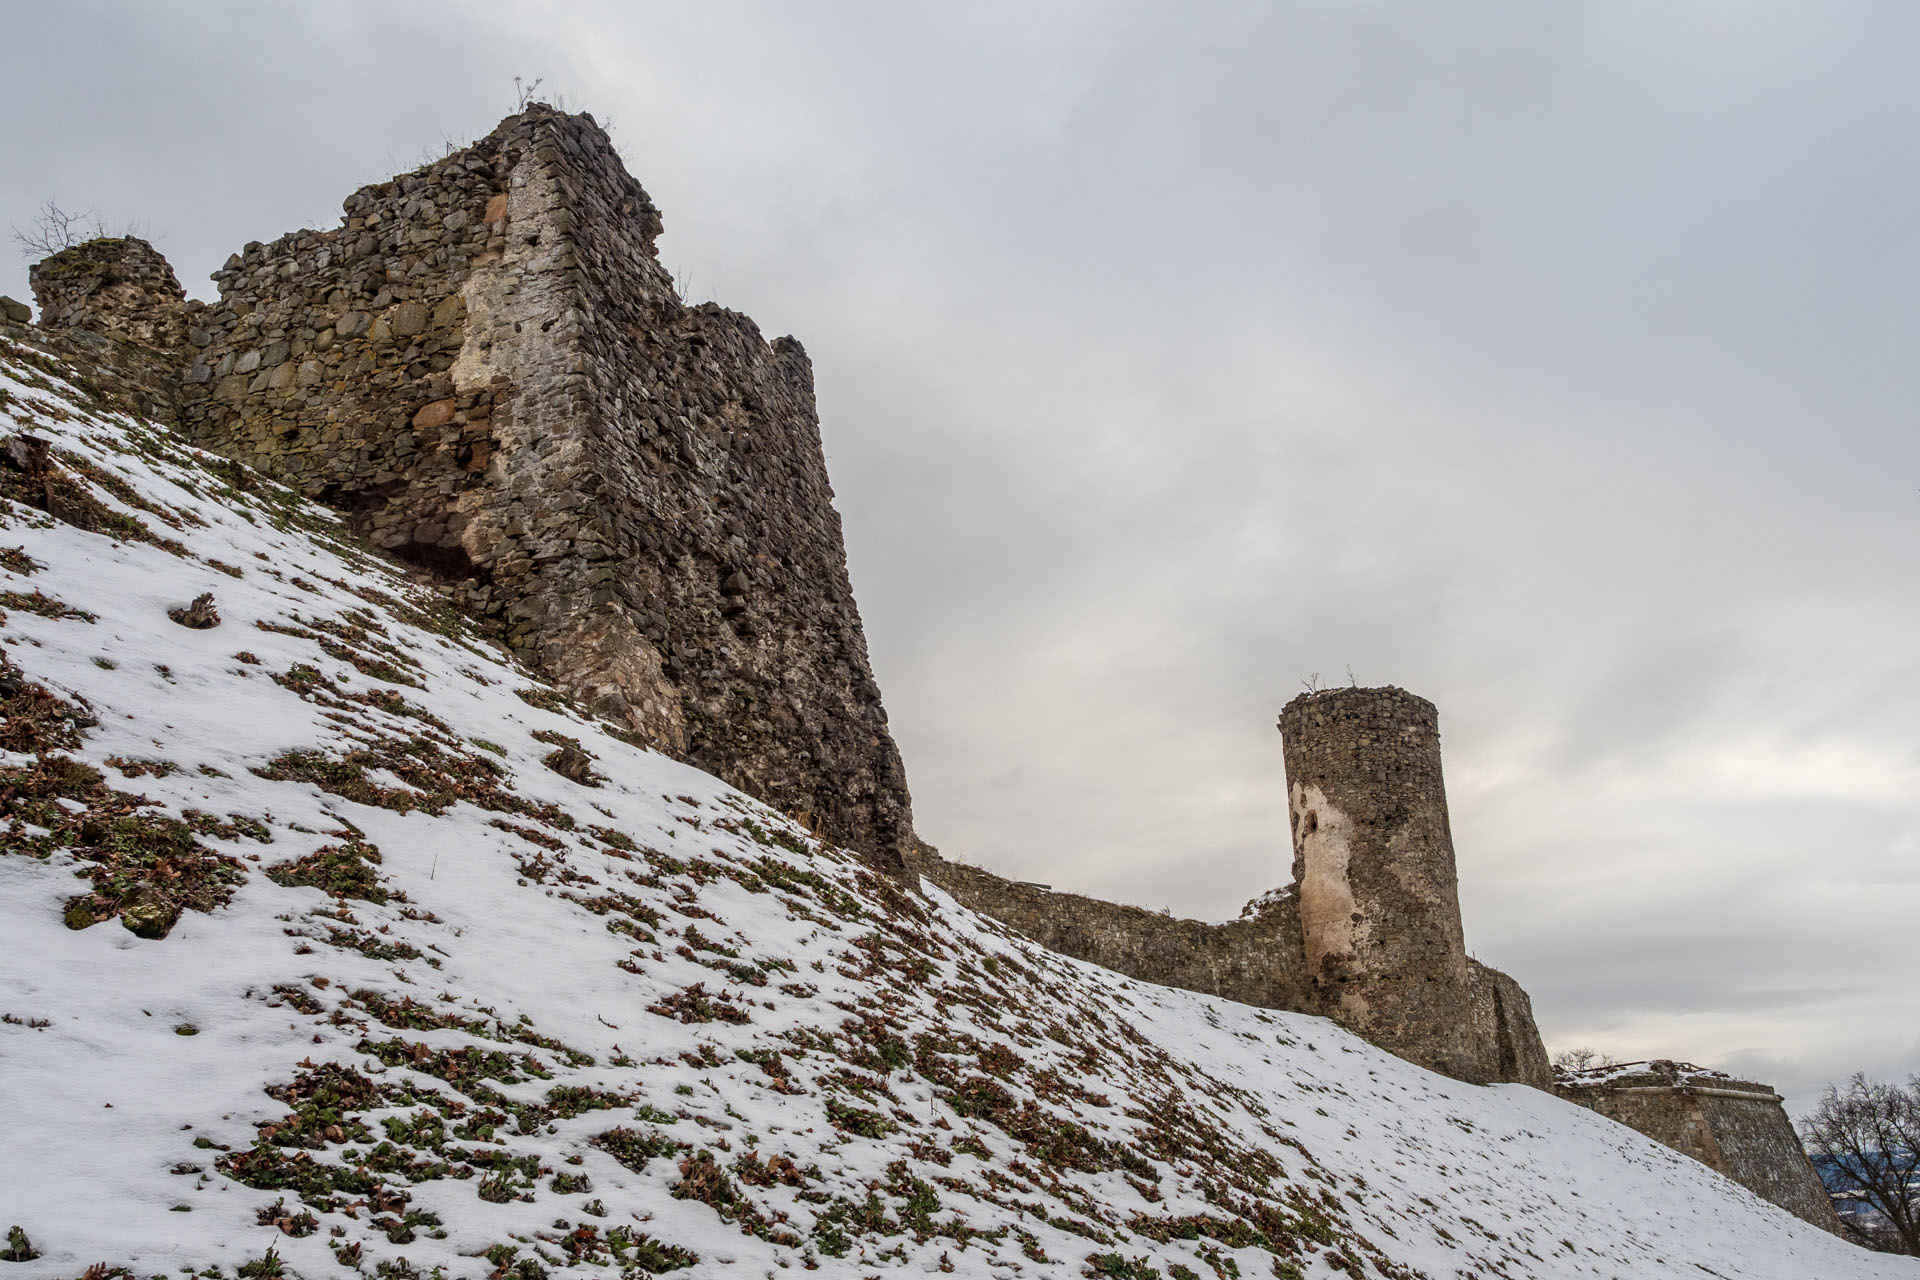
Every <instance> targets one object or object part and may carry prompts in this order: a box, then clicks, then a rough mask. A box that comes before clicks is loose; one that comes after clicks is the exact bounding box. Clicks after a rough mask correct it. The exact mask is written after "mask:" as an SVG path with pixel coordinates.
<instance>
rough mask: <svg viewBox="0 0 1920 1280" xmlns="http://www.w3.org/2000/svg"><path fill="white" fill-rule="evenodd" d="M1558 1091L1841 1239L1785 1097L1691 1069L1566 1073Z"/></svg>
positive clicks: (1652, 1066) (1652, 1065) (1637, 1067)
mask: <svg viewBox="0 0 1920 1280" xmlns="http://www.w3.org/2000/svg"><path fill="white" fill-rule="evenodd" d="M1554 1092H1556V1093H1558V1094H1559V1095H1560V1096H1561V1097H1563V1098H1565V1099H1567V1101H1569V1102H1573V1103H1576V1104H1578V1105H1580V1106H1583V1107H1586V1108H1588V1109H1589V1110H1591V1111H1596V1112H1598V1113H1599V1114H1601V1115H1603V1116H1606V1117H1607V1118H1608V1119H1610V1120H1617V1121H1619V1122H1620V1123H1621V1124H1624V1125H1626V1126H1627V1127H1628V1128H1630V1129H1635V1130H1637V1131H1639V1132H1640V1133H1643V1134H1645V1135H1646V1136H1647V1137H1649V1138H1652V1139H1653V1140H1654V1141H1655V1142H1658V1143H1661V1144H1662V1145H1664V1146H1668V1147H1672V1148H1673V1149H1674V1150H1675V1151H1678V1152H1680V1153H1681V1154H1682V1155H1685V1156H1691V1157H1692V1158H1693V1159H1695V1160H1698V1161H1699V1162H1700V1163H1701V1164H1704V1165H1706V1166H1707V1167H1708V1168H1711V1169H1714V1170H1716V1171H1718V1172H1720V1173H1723V1174H1725V1175H1726V1176H1727V1177H1729V1178H1732V1179H1733V1180H1734V1181H1735V1182H1737V1183H1739V1184H1740V1185H1741V1186H1743V1187H1745V1188H1747V1189H1748V1190H1749V1191H1751V1192H1753V1193H1754V1194H1755V1195H1757V1196H1759V1197H1760V1198H1761V1199H1763V1200H1767V1201H1770V1202H1772V1203H1774V1204H1777V1205H1779V1206H1780V1207H1781V1208H1782V1209H1785V1210H1786V1211H1787V1212H1789V1213H1791V1214H1794V1215H1796V1216H1798V1217H1801V1218H1804V1219H1806V1220H1807V1221H1808V1222H1811V1223H1813V1224H1814V1225H1815V1226H1818V1227H1823V1228H1825V1229H1826V1230H1828V1231H1832V1232H1834V1233H1835V1234H1839V1233H1840V1220H1839V1217H1838V1216H1837V1215H1836V1214H1835V1213H1834V1210H1833V1203H1832V1201H1831V1200H1829V1199H1828V1197H1827V1193H1826V1188H1825V1187H1824V1186H1822V1185H1821V1182H1820V1175H1819V1174H1817V1173H1816V1172H1814V1168H1813V1163H1812V1162H1811V1161H1809V1160H1808V1159H1807V1153H1806V1151H1805V1149H1804V1148H1802V1147H1801V1145H1800V1140H1799V1138H1798V1137H1797V1136H1796V1135H1795V1134H1794V1131H1793V1122H1792V1121H1791V1120H1789V1119H1788V1118H1787V1113H1786V1110H1785V1109H1784V1108H1783V1107H1782V1106H1781V1105H1780V1103H1781V1098H1780V1095H1779V1094H1777V1093H1775V1092H1774V1091H1773V1090H1772V1089H1770V1088H1768V1087H1767V1086H1766V1085H1763V1084H1756V1083H1754V1082H1753V1081H1751V1080H1736V1079H1734V1078H1733V1077H1731V1076H1727V1075H1724V1074H1722V1073H1721V1072H1718V1071H1709V1070H1706V1069H1704V1068H1701V1067H1695V1066H1692V1065H1690V1064H1687V1063H1681V1062H1668V1061H1656V1062H1646V1063H1632V1064H1629V1065H1627V1066H1625V1067H1611V1068H1604V1069H1599V1070H1592V1071H1584V1072H1572V1073H1564V1074H1562V1075H1561V1076H1560V1078H1559V1079H1558V1080H1557V1081H1556V1083H1555V1089H1554Z"/></svg>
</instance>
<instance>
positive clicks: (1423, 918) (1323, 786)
mask: <svg viewBox="0 0 1920 1280" xmlns="http://www.w3.org/2000/svg"><path fill="white" fill-rule="evenodd" d="M1280 734H1281V739H1282V747H1283V750H1284V754H1285V759H1286V769H1287V800H1288V813H1289V820H1290V824H1291V827H1292V835H1293V882H1294V884H1295V885H1297V886H1298V891H1299V894H1300V927H1301V936H1302V938H1303V940H1304V942H1305V945H1306V964H1307V977H1308V980H1309V981H1310V982H1311V983H1312V984H1313V985H1314V988H1315V992H1316V997H1317V1000H1318V1003H1319V1004H1320V1005H1321V1006H1322V1007H1323V1008H1325V1009H1326V1010H1327V1011H1328V1012H1329V1013H1332V1014H1333V1015H1334V1016H1336V1017H1338V1018H1339V1019H1340V1021H1341V1022H1342V1023H1344V1024H1345V1025H1347V1026H1348V1027H1351V1028H1352V1029H1353V1030H1355V1031H1357V1032H1359V1033H1360V1034H1361V1035H1363V1036H1365V1037H1366V1038H1367V1039H1369V1040H1371V1041H1373V1042H1374V1043H1375V1044H1379V1045H1383V1046H1385V1047H1386V1048H1389V1049H1392V1050H1393V1051H1394V1052H1395V1053H1398V1054H1400V1055H1401V1056H1403V1057H1406V1058H1409V1059H1411V1060H1413V1061H1414V1062H1418V1063H1421V1064H1422V1065H1424V1066H1428V1067H1432V1068H1433V1069H1434V1070H1436V1071H1442V1072H1445V1073H1446V1074H1448V1075H1451V1076H1455V1077H1457V1078H1459V1079H1462V1080H1488V1079H1492V1078H1494V1077H1493V1072H1492V1070H1491V1063H1490V1062H1489V1061H1488V1059H1489V1056H1490V1052H1489V1049H1488V1047H1487V1046H1485V1045H1483V1044H1482V1043H1480V1042H1479V1041H1478V1040H1477V1038H1476V1037H1475V1034H1474V1031H1475V1022H1474V1017H1473V1012H1472V1004H1473V1002H1472V992H1471V978H1470V976H1469V971H1468V966H1467V950H1466V942H1465V938H1464V935H1463V933H1462V930H1461V926H1460V897H1459V885H1458V881H1457V878H1456V875H1455V871H1454V860H1453V836H1452V832H1451V830H1450V828H1449V826H1448V822H1447V795H1446V787H1445V784H1444V782H1443V781H1442V778H1441V771H1440V726H1439V713H1438V712H1437V711H1436V710H1435V709H1434V705H1433V704H1432V703H1431V702H1428V701H1427V700H1426V699H1425V698H1420V697H1416V696H1415V695H1413V694H1411V693H1408V692H1406V691H1405V690H1403V689H1394V688H1385V689H1361V688H1351V689H1328V690H1322V691H1320V692H1317V693H1308V694H1302V695H1301V696H1300V697H1297V698H1295V699H1294V700H1293V701H1291V702H1289V703H1288V704H1287V705H1286V707H1285V708H1284V709H1282V711H1281V713H1280Z"/></svg>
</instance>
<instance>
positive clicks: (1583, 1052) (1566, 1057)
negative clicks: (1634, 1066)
mask: <svg viewBox="0 0 1920 1280" xmlns="http://www.w3.org/2000/svg"><path fill="white" fill-rule="evenodd" d="M1618 1064H1619V1059H1617V1058H1615V1057H1614V1056H1613V1055H1612V1054H1610V1053H1602V1052H1600V1051H1599V1050H1598V1049H1587V1048H1579V1049H1562V1050H1561V1051H1560V1052H1558V1053H1556V1054H1554V1055H1553V1069H1554V1070H1555V1071H1585V1070H1587V1069H1588V1068H1589V1067H1611V1066H1617V1065H1618Z"/></svg>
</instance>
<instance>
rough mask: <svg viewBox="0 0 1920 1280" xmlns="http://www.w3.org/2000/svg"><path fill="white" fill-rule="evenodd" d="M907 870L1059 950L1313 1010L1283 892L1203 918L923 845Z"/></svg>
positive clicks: (1196, 987)
mask: <svg viewBox="0 0 1920 1280" xmlns="http://www.w3.org/2000/svg"><path fill="white" fill-rule="evenodd" d="M915 868H916V869H917V870H918V871H920V872H921V873H922V874H923V875H925V876H927V878H928V879H930V880H932V881H933V882H934V883H935V884H938V885H939V886H940V887H941V888H942V889H945V890H946V891H947V892H948V893H950V894H952V895H953V896H954V898H955V899H956V900H957V901H959V902H961V903H963V904H965V905H966V906H968V907H971V908H972V909H973V910H975V911H978V912H981V913H982V914H984V915H990V916H992V917H994V918H995V919H996V920H999V921H1001V922H1002V923H1004V924H1006V925H1008V926H1010V927H1012V928H1013V929H1015V930H1017V931H1018V932H1020V933H1022V934H1024V935H1025V936H1027V937H1029V938H1031V939H1033V940H1034V941H1035V942H1038V943H1039V944H1040V945H1041V946H1044V947H1046V948H1048V949H1049V950H1052V951H1058V952H1060V953H1062V954H1063V955H1070V956H1075V957H1077V958H1079V959H1081V960H1087V961H1091V962H1092V963H1094V964H1097V965H1103V966H1105V967H1106V968H1109V969H1115V970H1118V971H1119V972H1121V973H1124V974H1127V975H1128V976H1130V977H1135V978H1139V979H1141V980H1142V981H1144V982H1155V983H1159V984H1160V985H1162V986H1169V987H1182V988H1185V989H1186V990H1188V991H1204V992H1206V993H1207V994H1209V995H1217V996H1225V997H1226V998H1227V999H1229V1000H1238V1001H1240V1002H1241V1003H1243V1004H1251V1005H1259V1006H1261V1007H1262V1008H1267V1009H1294V1010H1309V1009H1311V1007H1312V993H1311V991H1310V989H1309V987H1308V984H1307V981H1306V969H1305V964H1304V963H1303V961H1302V957H1301V949H1300V917H1299V914H1298V912H1297V911H1296V910H1295V904H1294V901H1293V898H1292V896H1291V895H1270V896H1269V897H1268V898H1267V899H1262V900H1260V901H1259V902H1258V904H1257V906H1256V908H1255V909H1250V910H1249V911H1248V912H1247V913H1246V914H1245V915H1243V917H1242V918H1241V919H1239V920H1233V921H1229V922H1227V923H1225V924H1207V923H1203V922H1202V921H1199V920H1183V919H1179V918H1177V917H1174V916H1170V915H1162V914H1160V913H1159V912H1157V911H1148V910H1147V909H1146V908H1144V907H1129V906H1123V905H1121V904H1119V903H1113V902H1102V901H1100V900H1099V899H1097V898H1086V897H1082V896H1080V895H1079V894H1077V893H1055V892H1053V891H1052V890H1051V889H1049V888H1046V887H1045V886H1042V885H1036V884H1023V883H1021V882H1019V881H1016V880H1007V879H1004V878H1002V877H1000V876H996V875H994V874H993V873H992V872H990V871H983V870H981V869H980V868H978V867H970V866H964V865H962V864H959V863H954V862H948V861H945V860H944V859H941V858H939V857H938V856H937V855H935V854H933V852H932V850H927V849H924V847H923V852H922V854H921V856H920V857H919V858H918V859H916V862H915Z"/></svg>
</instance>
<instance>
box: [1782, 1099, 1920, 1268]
mask: <svg viewBox="0 0 1920 1280" xmlns="http://www.w3.org/2000/svg"><path fill="white" fill-rule="evenodd" d="M1800 1135H1801V1137H1802V1139H1803V1140H1804V1141H1805V1142H1806V1144H1807V1151H1808V1153H1809V1154H1811V1155H1812V1156H1813V1158H1814V1160H1815V1161H1816V1162H1818V1163H1819V1164H1820V1165H1821V1166H1823V1167H1822V1169H1821V1173H1822V1174H1823V1176H1824V1177H1825V1179H1826V1183H1827V1186H1828V1188H1829V1189H1830V1190H1832V1191H1834V1192H1836V1193H1838V1194H1840V1195H1843V1196H1845V1197H1846V1198H1847V1199H1850V1200H1854V1201H1857V1202H1859V1203H1861V1204H1864V1205H1865V1206H1866V1207H1867V1210H1868V1212H1866V1213H1860V1214H1853V1215H1847V1223H1848V1225H1849V1226H1851V1227H1852V1228H1853V1229H1854V1230H1855V1231H1857V1232H1858V1233H1859V1234H1860V1235H1861V1237H1862V1238H1863V1239H1864V1240H1865V1241H1866V1243H1867V1244H1869V1245H1871V1246H1872V1247H1874V1248H1876V1249H1883V1250H1885V1251H1886V1252H1888V1253H1911V1254H1916V1255H1920V1076H1915V1077H1913V1078H1912V1079H1911V1080H1909V1081H1908V1082H1907V1086H1906V1087H1905V1088H1901V1087H1900V1086H1899V1085H1897V1084H1882V1083H1881V1082H1879V1081H1877V1080H1869V1079H1867V1077H1866V1076H1864V1075H1861V1074H1858V1073H1856V1074H1855V1075H1854V1077H1853V1079H1851V1080H1849V1081H1847V1087H1846V1090H1845V1091H1844V1092H1842V1091H1841V1090H1840V1089H1839V1088H1837V1087H1835V1086H1834V1085H1828V1086H1827V1091H1826V1093H1825V1094H1823V1095H1822V1096H1821V1098H1820V1105H1819V1106H1818V1107H1816V1108H1814V1111H1813V1114H1812V1115H1809V1116H1803V1117H1801V1120H1800Z"/></svg>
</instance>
